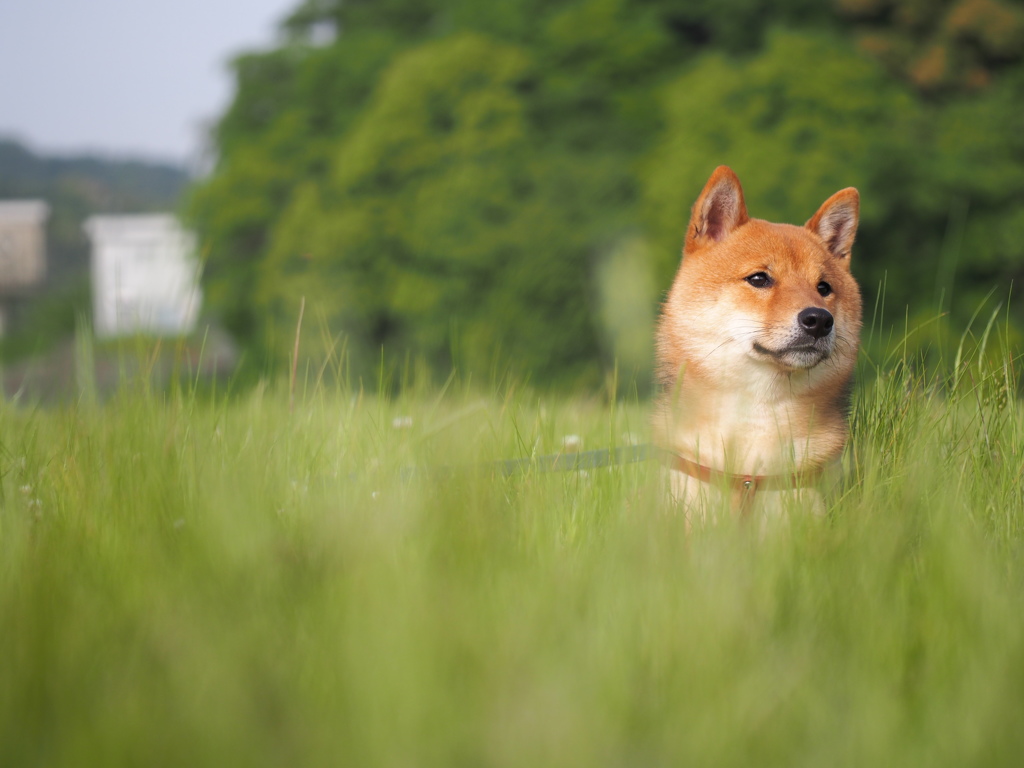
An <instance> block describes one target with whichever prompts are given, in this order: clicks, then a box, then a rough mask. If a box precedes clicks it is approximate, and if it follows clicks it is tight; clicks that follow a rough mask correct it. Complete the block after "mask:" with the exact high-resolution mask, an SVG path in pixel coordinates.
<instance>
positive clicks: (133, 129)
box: [0, 0, 300, 166]
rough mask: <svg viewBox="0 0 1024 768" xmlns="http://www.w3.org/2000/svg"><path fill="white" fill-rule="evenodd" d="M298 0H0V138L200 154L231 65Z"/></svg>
mask: <svg viewBox="0 0 1024 768" xmlns="http://www.w3.org/2000/svg"><path fill="white" fill-rule="evenodd" d="M299 4H300V0H173V1H172V0H149V2H145V1H143V2H140V1H139V0H89V2H82V0H0V137H4V138H15V139H18V140H21V141H24V142H25V143H26V144H28V146H29V147H30V148H32V149H33V150H35V151H36V152H40V153H46V154H72V153H79V152H93V153H99V154H102V155H106V156H110V157H133V158H144V159H153V160H168V161H171V162H175V163H179V164H185V165H190V166H191V165H195V164H197V163H199V161H200V159H201V157H202V150H203V148H204V146H205V142H204V140H203V136H204V130H205V127H206V126H209V125H210V123H211V122H212V121H213V120H215V119H216V117H217V116H218V115H220V114H221V113H222V112H223V111H224V109H225V108H226V107H227V105H228V103H229V102H230V99H231V95H232V89H233V87H234V85H233V82H232V78H231V74H230V70H229V67H228V64H229V62H230V60H231V58H232V57H233V56H234V55H235V54H237V53H239V52H242V51H249V50H255V49H260V48H265V47H268V46H270V45H271V44H273V43H274V41H275V39H276V30H277V22H278V21H280V20H281V19H282V18H284V17H285V16H286V15H288V13H289V12H290V11H292V10H293V9H294V8H296V7H298V5H299Z"/></svg>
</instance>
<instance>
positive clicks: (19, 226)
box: [0, 200, 49, 296]
mask: <svg viewBox="0 0 1024 768" xmlns="http://www.w3.org/2000/svg"><path fill="white" fill-rule="evenodd" d="M48 212H49V209H48V207H47V205H46V203H43V202H40V201H38V200H9V201H0V296H9V295H11V294H15V295H21V294H23V293H24V292H25V291H26V290H27V289H32V288H35V287H37V286H38V285H39V284H40V283H42V281H43V278H44V277H45V276H46V234H45V231H44V225H45V223H46V216H47V214H48Z"/></svg>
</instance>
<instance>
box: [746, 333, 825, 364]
mask: <svg viewBox="0 0 1024 768" xmlns="http://www.w3.org/2000/svg"><path fill="white" fill-rule="evenodd" d="M822 342H824V339H821V340H819V341H817V342H812V343H811V344H791V345H789V346H786V347H783V348H782V349H768V347H766V346H764V345H763V344H760V343H759V342H756V341H755V342H754V351H755V352H757V353H758V354H759V355H764V356H765V357H770V358H771V359H772V360H774V361H775V362H777V363H779V364H781V365H784V366H785V367H787V368H813V367H814V366H816V365H817V364H818V363H820V362H821V361H822V360H824V359H825V358H826V357H828V355H829V348H828V345H827V344H825V343H822Z"/></svg>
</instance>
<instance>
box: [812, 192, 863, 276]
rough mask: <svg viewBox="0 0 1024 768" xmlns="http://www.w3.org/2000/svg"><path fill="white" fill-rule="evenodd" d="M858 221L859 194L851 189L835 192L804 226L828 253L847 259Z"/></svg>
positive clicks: (855, 234)
mask: <svg viewBox="0 0 1024 768" xmlns="http://www.w3.org/2000/svg"><path fill="white" fill-rule="evenodd" d="M859 221H860V193H858V192H857V190H856V189H854V188H853V187H847V188H846V189H841V190H839V191H838V192H836V193H835V194H834V195H832V197H830V198H829V199H828V200H826V201H825V202H824V203H822V204H821V208H819V209H818V212H817V213H816V214H814V215H813V216H812V217H811V218H810V220H809V221H808V222H807V224H806V225H805V226H806V227H807V229H809V230H811V232H813V233H814V234H816V235H817V236H818V237H820V238H821V240H822V242H823V243H825V247H826V248H828V251H829V253H831V254H832V255H833V256H836V257H838V258H840V259H848V258H849V256H850V249H851V248H853V239H854V237H856V236H857V223H858V222H859Z"/></svg>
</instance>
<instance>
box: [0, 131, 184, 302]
mask: <svg viewBox="0 0 1024 768" xmlns="http://www.w3.org/2000/svg"><path fill="white" fill-rule="evenodd" d="M188 182H189V176H188V174H187V173H186V172H185V170H184V169H183V168H181V167H178V166H174V165H171V164H165V163H157V162H149V161H140V160H127V159H125V160H119V159H108V158H103V157H96V156H91V155H81V156H45V155H40V154H37V153H36V152H34V151H32V150H30V149H29V148H27V147H26V146H24V145H23V144H21V143H19V142H17V141H14V140H10V139H0V199H11V198H37V199H42V200H45V201H46V202H47V203H49V205H50V219H49V223H48V225H47V259H48V269H47V281H48V283H49V284H50V286H51V287H58V286H61V287H62V286H66V285H68V284H69V283H72V282H75V281H76V280H80V279H82V278H84V277H85V275H86V273H87V270H88V266H89V247H88V241H87V239H86V237H85V233H84V232H83V231H82V222H83V221H85V219H86V218H88V217H89V216H91V215H93V214H97V213H143V212H147V211H174V210H176V209H177V207H178V204H179V201H180V199H181V195H182V193H183V192H184V190H185V187H186V185H187V184H188Z"/></svg>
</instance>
